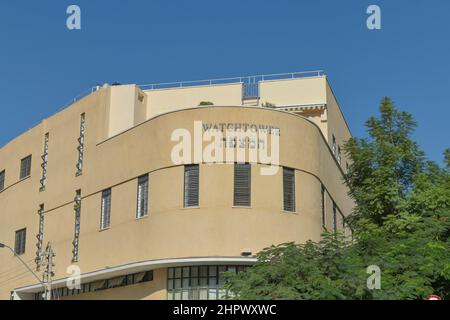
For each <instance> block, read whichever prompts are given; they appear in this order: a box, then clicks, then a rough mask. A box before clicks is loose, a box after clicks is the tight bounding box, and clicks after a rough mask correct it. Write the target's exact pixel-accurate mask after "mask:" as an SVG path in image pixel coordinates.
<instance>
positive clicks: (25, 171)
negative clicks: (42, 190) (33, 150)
mask: <svg viewBox="0 0 450 320" xmlns="http://www.w3.org/2000/svg"><path fill="white" fill-rule="evenodd" d="M30 174H31V155H29V156H28V157H26V158H23V159H22V160H21V162H20V179H23V178H26V177H28V176H29V175H30Z"/></svg>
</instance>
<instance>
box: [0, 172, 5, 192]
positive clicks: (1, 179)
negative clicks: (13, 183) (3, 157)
mask: <svg viewBox="0 0 450 320" xmlns="http://www.w3.org/2000/svg"><path fill="white" fill-rule="evenodd" d="M3 189H5V170H3V171H0V191H3Z"/></svg>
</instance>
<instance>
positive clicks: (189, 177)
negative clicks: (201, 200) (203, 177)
mask: <svg viewBox="0 0 450 320" xmlns="http://www.w3.org/2000/svg"><path fill="white" fill-rule="evenodd" d="M198 180H199V166H198V164H195V165H187V166H185V167H184V207H185V208H189V207H198V189H199V182H198Z"/></svg>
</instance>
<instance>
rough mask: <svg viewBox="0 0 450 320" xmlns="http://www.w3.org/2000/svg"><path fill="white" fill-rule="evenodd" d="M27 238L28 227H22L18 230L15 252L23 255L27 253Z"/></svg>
mask: <svg viewBox="0 0 450 320" xmlns="http://www.w3.org/2000/svg"><path fill="white" fill-rule="evenodd" d="M26 238H27V229H26V228H24V229H21V230H18V231H16V242H15V245H14V252H15V253H16V254H17V255H21V254H24V253H25V242H26Z"/></svg>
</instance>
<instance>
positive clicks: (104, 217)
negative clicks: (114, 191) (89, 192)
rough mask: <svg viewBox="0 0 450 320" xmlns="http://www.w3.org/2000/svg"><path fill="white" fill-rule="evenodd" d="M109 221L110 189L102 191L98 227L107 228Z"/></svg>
mask: <svg viewBox="0 0 450 320" xmlns="http://www.w3.org/2000/svg"><path fill="white" fill-rule="evenodd" d="M110 223H111V189H107V190H104V191H103V192H102V212H101V218H100V229H102V230H104V229H107V228H109V225H110Z"/></svg>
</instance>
